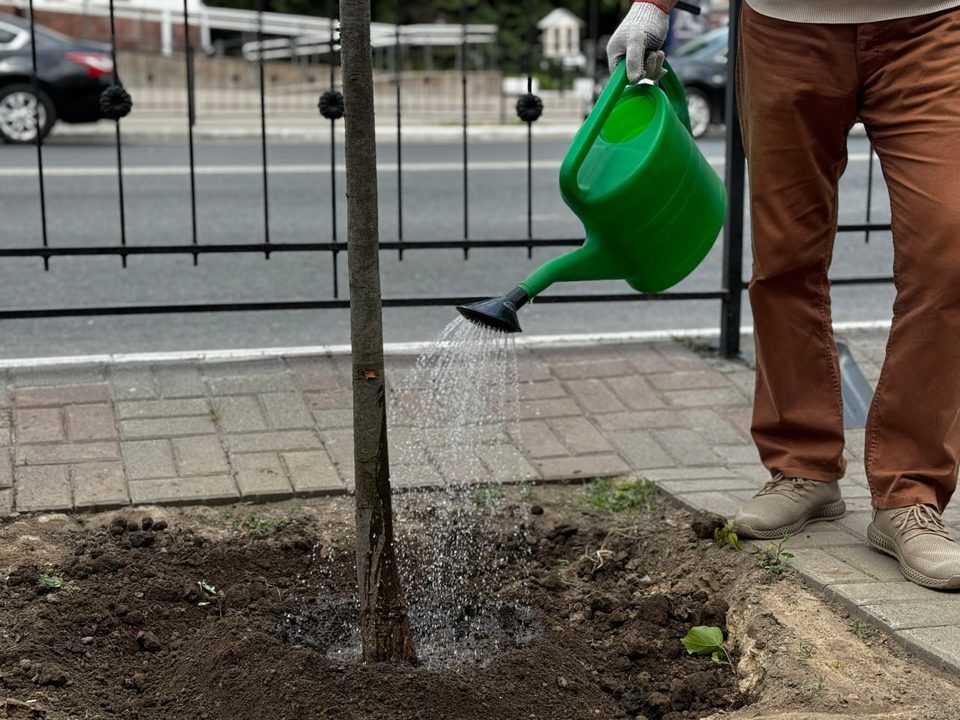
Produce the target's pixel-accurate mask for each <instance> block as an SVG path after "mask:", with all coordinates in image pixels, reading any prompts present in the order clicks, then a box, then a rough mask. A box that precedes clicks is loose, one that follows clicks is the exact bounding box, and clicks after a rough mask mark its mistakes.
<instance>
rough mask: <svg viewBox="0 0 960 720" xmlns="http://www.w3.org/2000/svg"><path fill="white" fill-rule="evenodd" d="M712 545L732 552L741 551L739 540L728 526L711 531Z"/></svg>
mask: <svg viewBox="0 0 960 720" xmlns="http://www.w3.org/2000/svg"><path fill="white" fill-rule="evenodd" d="M713 544H714V545H716V546H717V547H718V548H722V547H731V548H733V549H734V550H741V549H742V548H741V547H740V538H738V537H737V533H736V532H735V531H734V529H733V528H732V527H730V526H729V525H724V526H723V527H722V528H717V529H716V530H714V531H713Z"/></svg>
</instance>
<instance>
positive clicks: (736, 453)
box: [0, 333, 960, 669]
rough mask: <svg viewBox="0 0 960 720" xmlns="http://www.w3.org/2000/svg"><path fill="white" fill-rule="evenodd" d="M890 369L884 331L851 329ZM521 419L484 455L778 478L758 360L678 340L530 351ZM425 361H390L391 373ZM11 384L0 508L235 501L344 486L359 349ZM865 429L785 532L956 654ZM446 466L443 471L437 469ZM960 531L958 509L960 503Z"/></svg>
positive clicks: (531, 472)
mask: <svg viewBox="0 0 960 720" xmlns="http://www.w3.org/2000/svg"><path fill="white" fill-rule="evenodd" d="M845 339H846V340H847V342H848V344H850V346H851V347H852V349H853V352H854V355H855V356H856V357H857V358H858V360H859V362H860V364H861V367H862V368H863V370H864V373H865V375H866V376H867V378H868V379H870V380H871V381H875V380H876V376H877V374H878V372H879V363H880V361H881V360H882V354H883V343H884V340H885V338H884V337H883V336H881V335H880V334H877V333H872V334H871V333H863V334H851V335H849V336H848V337H846V338H845ZM519 355H520V357H519V368H520V375H521V381H522V385H521V393H522V402H521V418H522V419H521V422H520V425H519V427H518V428H517V432H516V436H512V437H497V438H494V439H492V440H491V444H490V445H489V446H488V447H486V448H485V449H484V455H482V456H481V458H480V459H481V461H484V462H489V463H490V464H491V468H492V467H493V466H494V465H496V466H498V467H502V465H503V460H504V458H508V459H513V460H514V461H515V465H516V467H517V475H516V476H515V477H510V478H507V479H509V480H516V479H519V478H520V477H526V478H530V479H536V480H559V479H571V478H591V477H597V476H606V475H621V474H631V473H636V474H642V475H644V476H645V477H647V478H648V479H650V480H653V481H656V482H657V483H658V484H659V485H660V487H662V488H663V489H664V490H665V491H666V492H668V493H670V494H671V495H673V496H675V497H676V498H677V499H679V500H680V501H681V502H683V503H685V504H686V505H688V506H690V507H693V508H698V509H699V508H702V509H709V510H713V511H716V512H720V513H723V514H727V515H730V514H732V513H733V512H734V511H735V510H736V508H737V506H738V505H739V504H740V503H741V502H742V501H743V500H745V499H747V498H749V497H751V496H752V495H753V493H754V492H756V490H757V488H758V487H759V486H760V485H761V484H762V483H763V482H764V481H765V480H766V477H767V475H766V472H765V471H764V470H763V468H761V467H760V465H759V461H758V457H757V453H756V450H755V449H754V447H753V444H752V443H751V442H750V438H749V431H748V428H749V418H750V398H751V393H752V390H753V372H752V370H751V369H750V368H749V367H748V366H747V365H746V364H745V363H742V362H727V361H723V360H720V359H718V358H716V357H714V356H712V355H710V354H709V353H698V352H696V351H695V350H693V349H691V348H690V347H687V346H685V345H683V344H680V343H676V342H662V343H651V344H644V345H616V346H600V347H595V348H583V349H538V350H522V351H521V352H520V354H519ZM411 362H412V359H411V358H389V359H388V370H389V369H391V368H392V369H394V370H396V369H399V368H401V367H404V366H409V364H410V363H411ZM2 379H3V381H4V382H3V388H4V392H3V393H2V394H0V409H2V416H0V417H2V423H0V514H3V513H9V512H18V511H19V512H29V511H40V510H71V509H75V510H86V509H106V508H112V507H118V506H123V505H127V504H129V503H159V504H163V503H213V502H217V503H229V502H237V501H244V500H271V499H282V498H287V497H292V496H297V495H315V494H329V493H343V492H347V490H348V487H349V484H350V483H351V482H352V474H353V470H352V463H353V451H352V439H351V430H350V424H351V421H352V413H351V402H350V390H349V386H350V385H349V383H350V370H349V358H347V357H343V356H337V357H290V358H275V359H270V360H258V361H253V362H244V363H237V362H223V363H216V362H207V363H193V364H182V365H175V364H163V365H154V366H131V365H118V366H110V367H104V366H96V367H78V368H69V369H66V370H64V369H59V370H34V371H10V372H7V373H6V374H5V377H3V378H2ZM862 448H863V433H862V431H856V430H852V431H849V432H848V443H847V453H848V456H849V460H850V465H849V471H848V476H847V477H846V478H845V479H844V480H843V481H841V486H842V488H843V493H844V497H845V498H846V500H847V507H848V510H849V512H848V515H847V517H846V518H844V519H843V520H841V521H838V522H836V523H832V524H829V525H828V524H820V525H815V526H812V527H811V528H809V529H808V530H807V531H805V532H804V533H802V534H801V535H799V536H797V537H794V538H792V539H791V540H790V541H789V545H790V546H791V549H792V551H793V552H794V553H795V554H796V556H795V558H794V560H793V565H794V567H795V568H796V569H797V570H798V571H800V573H801V574H802V575H803V576H804V578H805V579H806V580H807V581H808V582H809V583H811V584H812V585H814V586H816V587H818V588H820V589H822V590H823V591H824V592H826V594H827V595H830V596H833V597H836V598H837V599H839V600H841V601H843V602H844V603H845V604H846V605H848V606H849V607H850V608H851V609H852V610H853V611H854V612H855V613H857V614H859V615H860V616H862V617H864V618H867V619H869V620H870V621H872V622H874V623H877V624H879V625H881V626H882V627H885V628H887V629H888V630H889V631H890V632H892V633H893V634H894V635H895V636H896V637H897V638H898V639H899V640H901V641H902V642H903V643H905V644H907V645H909V646H911V647H913V648H914V649H915V650H917V651H919V652H920V653H921V654H923V655H924V656H925V657H927V658H928V659H930V660H932V661H934V662H937V663H940V664H942V665H945V666H947V667H949V668H952V669H960V651H958V650H957V648H960V596H952V595H945V594H939V593H935V592H933V591H927V590H924V589H922V588H918V587H916V586H914V585H912V584H910V583H907V582H906V581H904V580H903V578H902V576H901V575H900V573H899V570H898V568H897V566H896V563H895V562H894V561H893V560H892V559H890V558H887V557H886V556H883V555H880V554H878V553H876V552H874V551H873V550H871V549H870V548H868V547H867V546H866V545H865V543H864V535H865V529H866V524H867V521H868V518H869V508H870V497H869V491H868V489H867V485H866V481H865V476H864V471H863V467H862ZM437 472H438V473H439V474H441V475H442V473H443V468H437ZM947 521H948V523H950V524H951V525H952V526H954V529H955V530H957V529H960V528H958V525H960V514H958V513H950V512H948V513H947Z"/></svg>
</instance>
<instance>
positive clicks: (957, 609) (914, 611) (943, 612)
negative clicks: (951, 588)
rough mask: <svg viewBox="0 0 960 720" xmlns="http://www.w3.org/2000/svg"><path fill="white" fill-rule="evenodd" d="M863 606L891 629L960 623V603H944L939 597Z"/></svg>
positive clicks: (865, 610) (864, 609)
mask: <svg viewBox="0 0 960 720" xmlns="http://www.w3.org/2000/svg"><path fill="white" fill-rule="evenodd" d="M934 598H936V596H934ZM861 608H862V609H863V611H864V612H866V613H868V614H870V615H872V616H873V617H875V618H877V619H878V620H879V621H880V622H881V623H883V624H884V625H886V626H887V627H888V628H890V629H891V630H908V629H911V628H923V627H938V626H941V625H960V603H944V602H941V601H939V600H938V599H930V600H926V601H918V602H887V603H878V604H875V605H862V606H861Z"/></svg>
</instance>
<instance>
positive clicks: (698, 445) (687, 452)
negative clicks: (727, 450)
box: [653, 428, 723, 466]
mask: <svg viewBox="0 0 960 720" xmlns="http://www.w3.org/2000/svg"><path fill="white" fill-rule="evenodd" d="M653 437H654V438H655V439H656V441H657V443H658V444H659V445H660V447H662V448H664V449H665V450H666V451H667V452H668V453H670V455H671V456H672V457H673V459H674V460H675V461H676V463H677V464H678V465H711V466H715V465H722V464H723V460H722V458H721V457H720V456H719V455H718V454H717V453H715V452H714V451H713V448H711V447H710V445H708V444H707V442H706V441H705V440H704V439H703V437H702V436H701V435H698V434H697V433H695V432H694V431H693V430H687V429H686V428H669V429H666V430H654V431H653Z"/></svg>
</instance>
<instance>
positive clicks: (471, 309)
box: [457, 287, 530, 333]
mask: <svg viewBox="0 0 960 720" xmlns="http://www.w3.org/2000/svg"><path fill="white" fill-rule="evenodd" d="M528 300H530V296H529V295H528V294H527V293H526V291H525V290H524V289H523V288H522V287H516V288H514V289H513V290H511V291H510V292H508V293H507V294H506V295H502V296H500V297H496V298H489V299H488V300H480V301H479V302H475V303H471V304H469V305H458V306H457V310H458V311H459V312H460V314H461V315H463V316H464V317H465V318H467V320H470V321H471V322H473V323H476V324H477V325H483V326H484V327H488V328H491V329H493V330H499V331H501V332H507V333H518V332H523V331H522V330H521V329H520V320H519V319H518V318H517V310H519V309H520V308H522V307H523V306H524V305H526V304H527V301H528Z"/></svg>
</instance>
